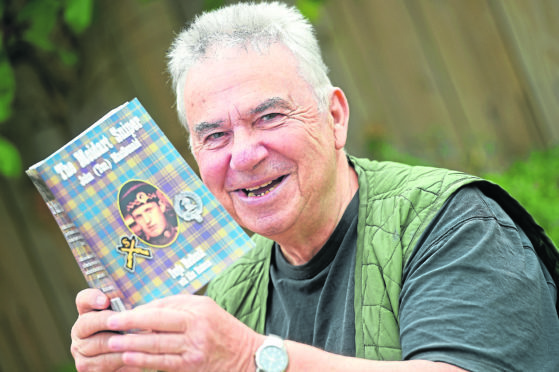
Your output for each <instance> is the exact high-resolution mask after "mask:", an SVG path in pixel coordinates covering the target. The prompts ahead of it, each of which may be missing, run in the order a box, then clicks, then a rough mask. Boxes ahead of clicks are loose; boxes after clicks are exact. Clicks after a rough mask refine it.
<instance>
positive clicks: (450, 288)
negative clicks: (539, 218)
mask: <svg viewBox="0 0 559 372" xmlns="http://www.w3.org/2000/svg"><path fill="white" fill-rule="evenodd" d="M556 300H557V289H556V286H555V283H553V280H552V279H551V277H550V275H549V273H548V272H547V270H546V269H545V267H544V266H543V265H542V264H541V262H540V260H539V258H538V257H537V255H536V253H535V251H534V249H533V247H532V245H531V243H530V241H529V239H528V238H527V237H526V235H525V234H524V233H523V231H522V230H521V229H520V228H519V227H518V226H517V225H516V224H515V223H514V222H513V221H512V220H511V219H510V217H509V216H508V215H507V214H506V213H505V212H504V211H503V210H502V209H501V208H500V207H499V205H498V204H497V203H496V202H494V201H493V200H492V199H490V198H487V197H485V196H484V195H483V194H482V193H481V191H479V190H478V189H477V188H476V187H474V186H468V187H465V188H462V189H461V190H459V191H458V192H457V193H455V194H454V196H453V197H452V198H451V199H449V200H448V201H447V203H446V204H445V206H444V207H443V209H442V210H441V211H440V212H439V213H438V215H437V216H436V218H435V219H434V220H433V221H432V222H431V223H430V225H429V227H428V229H427V230H426V231H425V232H424V234H423V236H422V238H421V239H420V242H419V243H418V244H417V246H416V247H415V249H414V251H413V253H412V256H411V257H410V259H409V261H408V262H407V264H406V267H405V268H404V273H403V285H402V291H401V295H400V340H401V345H402V356H403V359H405V360H407V359H424V360H431V361H441V362H446V363H450V364H453V365H456V366H458V367H461V368H464V369H466V370H470V371H528V370H530V371H559V319H558V317H557V312H556V310H555V303H556Z"/></svg>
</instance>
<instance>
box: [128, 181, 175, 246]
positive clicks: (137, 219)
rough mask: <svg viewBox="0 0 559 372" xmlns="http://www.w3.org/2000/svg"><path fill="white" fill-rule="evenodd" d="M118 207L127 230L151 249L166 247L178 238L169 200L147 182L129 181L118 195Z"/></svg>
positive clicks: (173, 210) (173, 213) (172, 209)
mask: <svg viewBox="0 0 559 372" xmlns="http://www.w3.org/2000/svg"><path fill="white" fill-rule="evenodd" d="M118 206H119V210H120V215H121V216H122V220H123V221H124V223H125V225H126V226H127V227H128V229H129V230H130V231H131V232H132V233H133V234H134V235H136V236H137V237H138V239H140V240H141V241H142V242H144V243H145V244H147V245H150V246H152V247H166V246H168V245H169V244H171V243H173V242H174V241H175V239H176V238H177V236H178V233H179V232H178V217H177V213H176V212H175V209H174V208H173V204H172V203H171V201H170V200H169V198H168V197H167V196H166V195H165V193H163V192H162V191H161V190H159V189H158V188H157V187H156V186H154V185H152V184H150V183H149V182H146V181H141V180H129V181H127V182H125V183H124V184H123V185H122V186H121V187H120V190H119V192H118Z"/></svg>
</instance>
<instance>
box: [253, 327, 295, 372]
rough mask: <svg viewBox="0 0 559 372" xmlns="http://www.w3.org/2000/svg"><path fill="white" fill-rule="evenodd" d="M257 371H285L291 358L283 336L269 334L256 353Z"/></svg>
mask: <svg viewBox="0 0 559 372" xmlns="http://www.w3.org/2000/svg"><path fill="white" fill-rule="evenodd" d="M254 361H255V362H256V372H284V371H285V370H286V369H287V363H288V362H289V358H288V356H287V350H286V349H285V346H284V345H283V340H282V339H281V337H278V336H275V335H269V336H268V337H267V338H266V340H265V341H264V343H263V344H262V345H260V347H259V348H258V350H256V354H255V355H254Z"/></svg>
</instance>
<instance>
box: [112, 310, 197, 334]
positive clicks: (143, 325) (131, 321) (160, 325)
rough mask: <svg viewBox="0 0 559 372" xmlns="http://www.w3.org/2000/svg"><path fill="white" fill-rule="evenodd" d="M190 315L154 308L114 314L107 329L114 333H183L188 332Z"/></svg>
mask: <svg viewBox="0 0 559 372" xmlns="http://www.w3.org/2000/svg"><path fill="white" fill-rule="evenodd" d="M188 318H189V317H188V314H187V313H185V312H183V311H178V310H176V309H167V308H153V309H146V308H143V309H140V308H136V309H134V310H129V311H123V312H119V313H112V314H111V315H110V316H109V317H108V318H107V323H106V327H107V328H108V329H109V330H113V331H130V330H146V331H156V332H176V333H183V332H185V331H186V330H187V323H188Z"/></svg>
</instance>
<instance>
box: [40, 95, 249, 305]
mask: <svg viewBox="0 0 559 372" xmlns="http://www.w3.org/2000/svg"><path fill="white" fill-rule="evenodd" d="M135 118H137V119H135ZM138 119H139V120H138ZM33 168H34V169H35V170H36V172H37V173H38V174H39V175H40V176H41V177H42V179H43V181H44V183H45V184H46V185H47V187H48V188H49V189H50V191H51V192H52V194H53V195H54V197H55V198H56V200H57V201H58V203H59V204H60V206H61V207H62V208H63V209H64V211H65V212H66V213H67V215H68V216H69V218H70V219H71V220H72V221H74V223H75V225H76V226H77V228H78V230H79V231H80V232H81V234H82V235H83V238H84V239H85V241H87V243H88V244H89V246H90V247H91V248H92V250H93V251H94V252H95V254H96V255H97V256H98V258H99V260H100V261H101V263H102V264H103V266H104V267H105V268H106V269H107V271H108V272H109V273H110V275H111V276H112V278H113V279H114V281H115V282H116V284H117V285H118V287H119V288H120V290H121V291H122V293H123V294H124V297H125V298H124V302H125V304H126V305H127V307H130V306H134V305H137V304H141V303H145V302H149V301H151V300H153V299H156V298H160V297H163V296H167V295H170V294H177V293H180V292H183V291H187V292H190V293H193V292H195V291H197V290H199V289H200V288H201V287H203V286H204V285H205V284H206V283H207V282H208V281H210V280H211V279H212V278H213V277H215V276H216V275H217V274H219V273H220V272H221V271H223V269H225V268H226V267H227V266H229V265H230V264H231V263H232V262H233V261H234V260H236V259H237V258H239V257H240V256H241V255H243V254H244V253H245V252H246V251H247V250H248V249H250V248H252V241H251V240H250V238H249V237H248V236H247V235H246V234H245V233H244V231H243V230H242V229H241V228H240V226H238V225H237V223H236V222H235V221H234V220H233V219H232V218H231V217H230V215H229V214H228V213H227V212H226V211H225V209H224V208H223V207H222V206H221V205H220V204H219V202H218V201H217V200H216V199H215V197H214V196H213V195H212V194H211V193H210V191H209V190H208V189H207V188H206V186H205V185H204V184H203V183H202V182H201V180H200V179H199V178H198V176H197V175H196V174H195V173H194V172H193V171H192V169H191V168H190V167H189V166H188V164H187V163H186V162H185V160H184V159H183V158H182V157H181V156H180V154H179V153H178V151H177V150H176V149H175V148H174V147H173V145H172V144H171V143H170V142H169V140H168V139H167V137H166V136H165V135H164V134H163V133H162V132H161V130H160V129H159V127H158V126H157V125H156V124H155V122H154V121H153V119H152V118H151V117H150V115H149V114H148V113H147V112H146V110H145V109H144V107H143V106H142V105H141V104H140V102H139V101H138V100H137V99H134V100H132V101H130V102H128V103H127V104H125V105H123V106H121V107H120V108H118V109H115V110H113V111H111V112H110V113H109V114H107V115H106V116H105V117H103V118H102V119H100V120H99V121H98V122H97V123H95V124H94V125H92V126H91V127H90V128H89V129H88V130H86V131H85V132H84V133H82V134H81V135H80V136H78V137H77V138H75V139H74V140H73V141H71V142H70V143H69V144H67V145H66V146H65V147H63V148H62V149H60V150H59V151H57V152H56V153H54V154H53V155H51V156H50V157H49V158H47V159H45V160H44V161H43V162H41V163H39V164H37V165H36V166H34V167H33ZM128 182H133V183H134V182H135V183H138V184H139V185H142V187H143V185H144V184H145V185H148V186H146V187H148V188H145V190H156V191H153V192H150V191H145V192H143V193H142V192H139V193H137V194H136V197H135V199H132V204H128V205H143V204H145V203H146V202H149V201H150V200H159V201H158V203H159V205H163V207H162V209H166V211H167V212H169V213H170V215H171V216H174V217H169V218H167V217H168V215H169V213H168V214H167V215H166V220H167V221H172V222H171V224H170V225H169V226H170V227H169V228H168V230H166V232H167V231H169V234H168V235H173V234H174V237H172V242H171V243H169V242H165V243H153V241H154V240H149V239H148V238H146V237H145V236H143V235H147V234H145V233H144V231H143V230H138V229H136V230H134V229H133V228H131V227H130V226H131V225H132V226H134V225H135V226H138V225H139V224H135V223H134V222H131V221H132V220H133V218H132V217H131V215H132V214H133V212H132V213H129V212H128V211H127V210H123V209H125V208H124V207H123V205H122V204H121V205H119V202H120V201H121V199H122V200H124V199H123V198H126V197H127V195H126V194H125V195H124V196H123V195H121V191H122V190H124V188H125V187H126V186H124V185H125V184H126V183H128ZM138 187H140V186H138ZM122 193H124V191H122ZM193 194H194V195H193ZM184 195H186V199H184ZM150 197H154V198H156V199H149V198H150ZM181 197H183V199H180V198H181ZM177 198H178V199H177ZM183 202H184V203H186V204H185V205H186V206H185V207H184V208H185V209H184V210H183V211H182V213H181V211H179V209H181V208H182V206H183V204H182V203H183ZM134 203H136V204H134ZM177 203H179V204H180V205H177ZM196 203H201V205H198V206H196ZM171 205H172V206H171ZM169 206H171V208H169ZM195 207H197V208H199V209H198V212H192V211H193V210H194V209H195ZM193 208H194V209H193ZM190 212H192V213H194V215H193V216H190V214H189V213H190ZM183 216H185V217H183ZM130 223H131V225H130ZM175 225H176V226H175ZM144 229H146V228H144ZM154 239H155V238H154ZM148 252H149V253H148ZM127 260H129V261H128V263H129V264H130V265H128V266H127Z"/></svg>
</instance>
